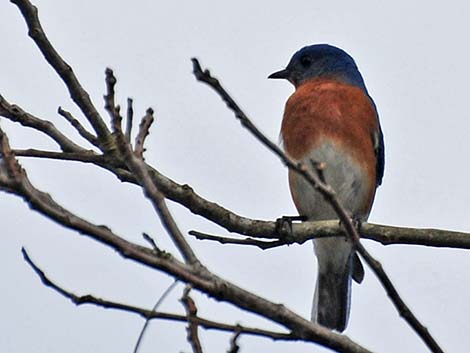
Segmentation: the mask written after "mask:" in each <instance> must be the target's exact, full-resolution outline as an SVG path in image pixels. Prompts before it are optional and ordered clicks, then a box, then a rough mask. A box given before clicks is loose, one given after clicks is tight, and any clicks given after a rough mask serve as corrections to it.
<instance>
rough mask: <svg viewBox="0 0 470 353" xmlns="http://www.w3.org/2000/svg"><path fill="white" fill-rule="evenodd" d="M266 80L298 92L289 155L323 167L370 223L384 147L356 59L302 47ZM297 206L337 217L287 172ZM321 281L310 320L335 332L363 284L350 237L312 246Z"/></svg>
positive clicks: (288, 132) (288, 127)
mask: <svg viewBox="0 0 470 353" xmlns="http://www.w3.org/2000/svg"><path fill="white" fill-rule="evenodd" d="M268 78H274V79H286V80H288V81H289V82H290V83H292V84H293V85H294V86H295V92H294V93H293V94H292V95H291V96H290V98H289V99H288V101H287V103H286V107H285V112H284V118H283V120H282V127H281V138H282V141H283V146H284V150H285V152H286V153H287V154H288V155H289V156H290V157H291V158H293V159H295V160H297V161H300V162H303V163H304V165H305V166H306V167H308V168H314V167H313V163H312V162H321V163H323V165H324V166H325V168H324V172H323V173H324V177H325V179H326V182H327V183H328V184H329V185H331V186H332V188H333V189H334V190H335V192H336V194H337V196H338V198H339V200H340V202H341V204H342V206H343V207H344V208H345V209H346V210H347V211H348V212H349V213H350V214H351V216H352V217H353V218H354V219H356V220H358V221H365V220H367V218H368V216H369V213H370V210H371V207H372V202H373V200H374V196H375V190H376V188H377V187H378V186H379V185H380V184H381V182H382V176H383V173H384V143H383V135H382V131H381V128H380V124H379V119H378V114H377V110H376V106H375V104H374V101H373V100H372V98H371V97H370V96H369V93H368V92H367V89H366V86H365V84H364V80H363V78H362V76H361V74H360V72H359V70H358V68H357V66H356V63H355V62H354V60H353V58H352V57H351V56H349V55H348V54H347V53H346V52H345V51H343V50H342V49H339V48H337V47H334V46H331V45H327V44H317V45H311V46H307V47H304V48H302V49H300V50H299V51H298V52H296V53H295V54H294V56H293V57H292V59H291V60H290V62H289V64H288V65H287V67H286V68H285V69H283V70H281V71H277V72H275V73H273V74H271V75H270V76H269V77H268ZM289 186H290V191H291V195H292V199H293V201H294V203H295V206H296V207H297V210H298V211H299V213H300V214H301V215H303V216H306V217H307V218H308V220H311V221H319V220H332V219H337V218H338V217H337V215H336V213H335V211H334V210H333V208H332V207H331V206H330V204H329V203H328V202H327V201H325V199H324V198H323V197H322V195H321V194H319V193H318V192H317V191H316V190H314V189H313V188H312V186H310V185H309V184H308V183H307V182H306V181H305V180H304V179H303V178H302V177H301V176H299V175H298V174H296V173H295V172H292V171H289ZM314 248H315V253H316V256H317V261H318V277H317V283H316V288H315V294H314V298H313V308H312V321H314V322H317V323H319V324H321V325H323V326H326V327H328V328H330V329H334V330H337V331H340V332H342V331H344V329H345V328H346V326H347V322H348V317H349V311H350V301H351V278H353V279H354V280H355V281H356V282H358V283H360V282H361V281H362V279H363V278H364V269H363V267H362V264H361V262H360V260H359V257H358V256H357V254H355V252H354V249H353V246H352V243H351V241H350V240H348V239H346V238H345V237H331V238H322V239H315V240H314Z"/></svg>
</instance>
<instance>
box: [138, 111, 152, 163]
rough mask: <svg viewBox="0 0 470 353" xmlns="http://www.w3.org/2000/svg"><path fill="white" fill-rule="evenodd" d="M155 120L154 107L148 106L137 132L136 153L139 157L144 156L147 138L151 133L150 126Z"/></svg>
mask: <svg viewBox="0 0 470 353" xmlns="http://www.w3.org/2000/svg"><path fill="white" fill-rule="evenodd" d="M153 121H154V117H153V109H152V108H148V109H147V111H146V113H145V115H144V117H143V118H142V120H141V122H140V124H139V132H138V134H137V137H136V138H135V147H134V153H135V154H136V156H137V157H139V158H143V156H144V151H145V148H144V144H145V138H146V137H147V136H148V134H149V129H150V126H152V123H153Z"/></svg>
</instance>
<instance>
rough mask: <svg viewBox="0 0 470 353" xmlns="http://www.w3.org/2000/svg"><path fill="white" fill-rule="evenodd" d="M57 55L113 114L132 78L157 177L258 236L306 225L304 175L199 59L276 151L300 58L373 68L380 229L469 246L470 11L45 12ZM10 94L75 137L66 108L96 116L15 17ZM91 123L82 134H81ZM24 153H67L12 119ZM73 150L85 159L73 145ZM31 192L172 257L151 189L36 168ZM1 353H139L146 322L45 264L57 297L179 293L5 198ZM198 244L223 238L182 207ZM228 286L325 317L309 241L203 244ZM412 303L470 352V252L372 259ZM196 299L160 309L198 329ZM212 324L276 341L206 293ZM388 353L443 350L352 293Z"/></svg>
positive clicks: (306, 347) (155, 346)
mask: <svg viewBox="0 0 470 353" xmlns="http://www.w3.org/2000/svg"><path fill="white" fill-rule="evenodd" d="M35 4H36V5H38V7H39V10H40V18H41V20H42V24H43V26H44V28H45V30H46V32H47V34H48V35H49V38H50V40H51V41H52V42H53V44H54V45H55V46H56V48H57V49H58V51H59V52H60V53H61V54H62V56H63V57H64V59H65V60H66V61H68V62H69V63H70V64H71V65H72V66H73V67H74V69H75V72H76V74H77V75H78V77H79V79H80V80H81V82H82V84H83V85H84V87H85V88H86V89H87V90H88V92H89V93H90V95H91V97H92V99H93V101H94V102H95V104H96V105H97V106H98V108H99V109H100V111H101V112H102V113H103V116H106V114H105V113H104V111H103V109H102V95H103V92H104V87H105V86H104V81H103V77H104V70H105V67H106V66H110V67H111V68H113V69H114V70H115V74H116V76H117V77H118V88H117V89H118V98H119V99H120V100H121V103H122V104H124V102H125V99H126V98H127V97H128V96H130V97H133V98H134V100H135V111H136V115H137V116H141V115H142V114H143V113H144V111H145V109H146V108H147V107H148V106H152V107H153V108H154V109H155V111H156V117H157V122H156V123H155V125H154V127H153V129H152V132H151V135H150V136H149V138H148V144H147V149H148V151H147V153H146V159H147V161H148V162H149V163H151V164H152V165H154V166H155V167H156V168H157V169H159V170H160V171H162V172H164V173H165V174H166V175H167V176H169V177H170V178H172V179H174V180H176V181H178V182H181V183H188V184H190V185H192V186H193V187H194V188H195V190H196V191H197V192H198V193H200V194H201V195H203V196H204V197H206V198H207V199H209V200H212V201H214V202H217V203H219V204H221V205H223V206H224V207H227V208H229V209H231V210H233V211H235V212H237V213H239V214H242V215H244V216H248V217H252V218H260V219H267V220H274V219H276V218H278V217H279V216H281V215H292V214H295V208H294V206H293V204H292V201H291V199H290V195H289V191H288V186H287V171H286V169H285V168H284V167H283V166H282V164H281V163H280V162H279V161H278V160H277V158H276V157H275V156H274V155H272V154H271V153H270V152H268V151H267V150H266V149H265V148H264V147H262V146H261V145H260V144H259V142H257V141H256V140H254V139H253V137H251V135H250V134H249V133H248V132H247V131H245V130H244V129H243V128H241V127H240V126H239V124H238V122H237V121H236V120H235V119H234V118H233V116H232V114H231V112H230V111H228V110H227V109H226V108H225V106H224V104H223V103H222V102H221V101H220V99H219V98H218V97H217V96H216V95H215V94H214V93H213V92H212V91H211V90H210V89H209V88H208V87H206V86H204V85H202V84H200V83H197V82H196V81H195V79H194V78H193V76H192V74H191V69H192V68H191V63H190V58H191V57H192V56H196V57H198V58H199V59H200V60H201V63H202V65H203V66H205V67H209V68H210V69H211V71H212V73H213V74H214V75H216V76H217V77H218V78H220V79H221V80H222V82H223V84H224V85H225V87H226V88H227V89H228V91H229V92H230V93H231V94H232V95H233V97H234V98H235V99H236V101H237V102H238V103H239V104H240V106H241V107H243V109H244V110H245V112H246V113H248V115H249V116H250V117H251V118H252V120H253V121H254V122H255V123H256V124H257V126H258V127H260V128H261V130H262V131H264V132H265V133H266V134H267V135H268V136H269V137H270V138H271V139H273V140H276V141H277V140H278V132H279V127H280V122H281V117H282V112H283V109H284V103H285V101H286V99H287V98H288V96H289V95H290V94H291V93H292V91H293V88H292V87H291V86H290V85H289V84H288V83H287V82H273V81H270V80H267V79H266V77H267V76H268V74H270V73H271V72H273V71H276V70H279V69H281V68H283V67H284V66H285V65H286V64H287V62H288V60H289V58H290V56H291V55H292V54H293V53H294V52H295V51H296V50H298V49H299V48H301V47H302V46H305V45H308V44H314V43H330V44H333V45H336V46H339V47H341V48H343V49H345V50H346V51H348V52H349V53H350V54H351V55H352V56H353V57H354V58H355V60H356V62H357V64H358V66H359V68H360V70H361V72H362V74H363V76H364V79H365V82H366V85H367V87H368V90H369V92H370V94H371V96H372V97H373V98H374V100H375V102H376V104H377V107H378V110H379V114H380V118H381V124H382V128H383V132H384V136H385V148H386V150H385V151H386V166H385V178H384V180H383V185H382V186H381V187H380V189H379V190H378V193H377V197H376V200H375V204H374V207H373V211H372V214H371V216H370V221H371V222H374V223H382V224H388V225H395V226H414V227H435V228H445V229H454V230H461V231H470V217H469V216H470V211H469V209H468V200H469V199H470V189H469V188H468V180H469V178H470V166H469V164H468V162H467V154H466V151H468V150H469V149H470V141H469V139H468V136H469V135H470V123H469V118H470V113H468V108H467V102H468V96H469V90H468V87H467V86H468V85H467V82H469V80H470V66H469V65H468V63H469V62H470V50H469V49H468V33H469V32H470V25H469V22H468V18H469V15H470V3H468V2H464V1H453V2H437V1H435V2H428V1H416V2H409V1H402V0H400V1H393V2H378V1H355V2H350V1H337V2H335V1H323V2H314V1H291V2H289V4H288V3H287V2H283V3H281V2H278V3H273V2H272V1H257V2H254V1H245V0H241V1H235V2H211V1H198V2H193V1H179V2H178V1H175V2H154V1H134V2H131V1H128V2H117V1H108V0H106V1H99V2H97V1H90V0H87V1H80V2H78V1H50V0H49V1H46V0H43V1H36V2H35ZM0 33H1V34H2V36H1V37H2V55H1V58H0V60H1V65H0V94H2V95H3V96H4V97H5V98H6V99H8V100H9V101H10V102H12V103H17V104H19V105H21V106H22V107H23V108H24V109H26V110H28V111H30V112H32V113H34V114H36V115H37V116H39V117H41V118H45V119H48V120H51V121H53V122H54V123H55V124H56V125H57V126H58V127H60V128H62V129H63V131H67V132H69V133H72V134H73V132H72V131H73V130H72V129H71V128H70V127H69V126H68V125H67V123H66V122H64V120H63V118H61V117H59V116H58V115H57V114H56V110H57V107H58V106H59V105H60V106H62V107H63V108H65V109H68V110H71V111H72V112H73V113H74V114H76V116H79V114H78V110H77V108H76V107H75V106H74V105H73V103H72V102H71V101H70V99H69V97H68V93H67V91H66V90H65V88H64V85H63V83H62V82H61V81H60V80H59V78H58V77H57V75H56V74H55V72H54V71H53V70H52V69H51V68H50V67H49V66H48V65H47V63H46V62H45V61H44V60H43V58H42V56H41V54H40V53H39V51H38V49H37V48H36V47H35V45H34V44H33V42H32V41H31V40H30V39H29V38H28V37H27V34H26V26H25V24H24V21H23V18H22V17H21V15H20V13H19V11H18V9H17V8H16V7H15V6H14V5H12V4H10V3H9V2H7V1H3V2H1V3H0ZM82 121H83V120H82ZM1 126H2V128H4V129H5V130H6V131H7V133H8V134H9V137H10V142H11V144H12V145H13V146H14V147H22V148H26V147H34V148H43V149H52V148H55V146H54V145H53V144H52V143H51V142H50V141H49V140H48V139H46V138H44V137H42V136H41V135H40V134H38V133H35V132H33V131H30V130H26V129H24V128H19V127H18V126H15V125H13V124H11V123H9V122H5V121H4V120H3V119H2V121H1ZM73 136H75V141H80V139H79V137H78V136H76V134H75V135H73ZM22 163H23V165H24V166H25V168H26V169H27V170H28V172H29V176H30V178H31V180H32V181H33V182H34V183H35V185H36V186H37V187H38V188H40V189H41V190H43V191H47V192H49V193H50V194H51V195H52V196H53V197H54V198H55V199H56V200H57V201H58V202H59V203H61V204H62V205H64V206H65V207H68V208H69V209H70V210H72V211H74V212H76V213H77V214H78V215H80V216H82V217H84V218H86V219H88V220H90V221H93V222H95V223H98V224H107V225H109V226H110V227H111V228H112V229H113V230H114V231H115V232H116V233H118V234H119V235H122V236H124V237H125V238H126V239H129V240H132V241H135V242H138V243H141V244H143V243H144V242H143V240H142V237H141V233H142V232H143V231H145V232H148V233H149V234H151V235H152V236H153V237H155V238H156V239H157V241H158V243H159V244H160V245H161V246H162V247H164V248H167V249H169V250H172V245H171V242H170V241H169V240H168V239H167V236H166V235H165V234H164V231H163V230H162V228H161V227H160V224H159V221H158V219H157V217H156V215H155V214H154V212H153V210H152V207H151V205H150V204H149V203H148V202H147V201H146V200H145V199H144V197H143V196H142V193H141V191H140V190H139V189H138V188H136V187H134V186H131V185H126V184H121V183H120V182H119V181H118V180H117V179H116V178H115V177H114V176H112V175H111V174H109V173H106V172H103V171H101V170H98V169H97V168H95V167H91V166H86V165H80V164H77V163H64V162H54V161H47V160H41V161H33V160H30V159H23V160H22ZM0 208H1V210H2V220H3V222H2V224H3V227H2V240H3V242H2V256H1V257H0V268H1V271H0V273H1V277H2V284H3V286H2V290H1V291H0V313H2V315H1V317H2V319H1V320H0V332H1V335H0V351H1V352H12V353H13V352H33V353H46V352H47V353H56V352H57V353H59V352H70V353H75V352H77V353H78V352H132V350H133V347H134V344H135V342H136V340H137V337H138V335H139V332H140V329H141V327H142V325H143V320H142V319H141V318H139V317H137V316H135V315H131V314H127V313H121V312H117V311H111V310H103V309H100V308H97V307H93V306H82V307H76V306H74V305H73V304H72V303H70V302H69V301H67V300H66V299H64V298H63V297H61V296H59V295H58V294H57V293H55V292H53V291H52V290H51V289H49V288H46V287H44V286H43V285H42V284H41V283H40V281H39V279H38V278H37V276H36V275H35V274H34V273H33V272H32V270H31V269H30V268H29V267H28V266H27V264H26V263H25V262H24V261H23V259H22V256H21V252H20V249H21V247H22V246H24V247H26V249H27V250H28V251H29V253H30V255H31V256H32V258H33V259H34V260H35V261H36V262H37V264H38V265H40V267H41V268H42V269H43V270H44V271H46V273H47V274H48V275H49V276H50V277H51V278H52V279H53V280H55V281H56V282H57V283H59V284H60V285H62V286H64V287H65V288H67V289H69V290H71V291H73V292H75V293H77V294H87V293H91V294H94V295H96V296H100V297H104V298H107V299H112V300H116V301H122V302H125V303H129V304H134V305H138V306H142V307H146V308H149V309H150V308H151V307H152V306H153V304H154V302H155V301H156V300H157V299H158V297H159V296H160V294H161V293H162V292H163V291H164V290H165V288H166V287H167V286H168V285H169V284H170V283H171V281H172V280H171V279H170V278H169V277H167V276H165V275H162V274H160V273H157V272H155V271H152V270H149V269H147V268H144V267H142V266H140V265H138V264H135V263H133V262H131V261H127V260H123V259H121V258H120V257H119V256H118V255H117V254H116V253H115V252H113V251H110V250H109V249H108V248H106V247H104V246H102V245H100V244H97V243H96V242H94V241H92V240H90V239H88V238H85V237H81V236H80V235H77V234H76V233H74V232H71V231H68V230H65V229H63V228H62V227H60V226H58V225H56V224H55V223H53V222H51V221H50V220H48V219H45V218H44V217H42V216H40V215H38V214H37V213H34V212H33V211H31V210H30V209H29V208H28V207H27V205H26V204H25V203H24V202H22V201H21V200H20V199H19V198H17V197H14V196H11V195H7V194H4V193H2V194H0ZM171 209H172V210H173V211H174V216H175V218H176V220H177V222H178V224H179V225H180V227H181V229H182V230H183V231H184V232H187V231H188V230H190V229H197V230H200V231H206V232H212V233H217V234H225V233H224V231H223V230H222V229H220V228H219V227H217V226H215V225H213V224H211V223H209V222H208V221H205V220H204V219H202V218H201V217H198V216H194V215H192V214H191V213H190V212H188V211H186V210H185V209H183V208H182V207H180V206H177V205H175V204H171ZM191 244H192V245H193V246H194V248H195V250H196V252H197V254H198V255H199V256H200V258H201V259H202V260H203V261H204V262H205V264H206V265H207V266H208V267H209V268H210V269H211V270H213V271H215V272H216V273H217V274H220V275H222V276H223V277H225V278H227V279H229V280H231V281H233V282H235V283H237V284H238V285H240V286H242V287H244V288H246V289H250V290H252V291H254V292H255V293H257V294H261V295H263V296H265V297H267V298H269V299H271V300H273V301H275V302H279V303H284V304H285V305H287V306H288V307H289V308H291V309H293V310H294V311H295V312H297V313H299V314H301V315H303V316H304V317H309V315H310V306H311V301H312V295H313V287H314V281H315V275H316V263H315V258H314V254H313V251H312V245H311V244H310V243H307V244H304V245H302V246H290V247H285V248H282V249H275V250H268V251H264V252H263V251H261V250H257V249H254V248H246V247H236V246H229V245H225V246H223V245H219V244H213V243H208V242H199V241H196V240H191ZM365 244H366V246H367V248H368V249H369V250H370V251H371V253H372V254H373V255H374V256H376V257H377V258H378V259H379V260H380V261H381V262H382V264H383V265H384V267H385V269H386V270H387V272H388V273H389V275H390V277H391V278H392V280H393V281H394V283H395V284H396V286H397V288H398V290H399V292H400V293H401V294H402V295H403V298H404V299H405V301H406V302H407V303H408V304H409V305H410V307H411V308H412V310H413V311H414V312H415V314H416V315H417V316H418V318H419V319H421V321H422V322H423V323H424V324H425V325H426V326H427V327H428V328H429V330H430V332H431V333H432V334H433V335H434V337H435V338H436V339H437V340H438V342H439V343H440V344H441V346H442V347H443V349H444V350H445V351H446V352H464V351H465V350H466V349H467V347H468V346H469V345H470V337H469V336H468V332H469V330H470V321H469V320H468V318H467V317H468V315H469V312H470V301H469V300H468V298H469V297H470V271H468V269H469V268H470V256H469V254H468V252H467V251H463V250H451V249H432V248H424V247H417V246H388V247H384V246H381V245H379V244H376V243H374V242H370V241H366V242H365ZM181 293H182V287H181V286H179V287H177V289H176V290H175V291H174V292H173V293H172V295H171V296H170V297H169V298H168V299H167V300H166V301H165V303H164V305H163V306H162V307H161V308H160V309H161V310H163V311H172V312H179V313H182V312H183V308H182V307H181V304H180V303H179V302H178V301H177V299H178V298H179V297H180V296H181ZM193 296H194V299H195V300H196V303H197V305H198V307H199V313H200V314H201V316H203V317H208V318H216V319H220V320H224V321H226V322H229V323H235V322H240V323H243V324H245V325H257V324H259V325H260V326H262V327H266V328H276V326H274V325H273V324H271V323H269V322H265V321H264V320H261V319H259V318H258V317H254V316H253V315H248V314H245V313H241V312H240V311H239V310H237V309H235V308H234V307H232V306H231V305H228V304H223V303H217V302H214V301H212V300H210V299H208V298H207V297H206V296H204V295H199V294H196V293H193ZM345 334H346V335H348V336H349V337H350V338H351V339H353V340H354V341H356V342H358V343H361V344H362V345H364V346H365V347H367V348H369V349H371V350H373V351H376V352H384V353H395V352H404V353H406V352H413V353H419V352H426V351H427V350H426V348H425V346H424V344H423V343H422V342H421V341H420V339H419V338H418V337H417V336H416V335H415V333H414V332H412V331H411V329H410V328H409V327H408V326H407V325H406V323H405V322H404V321H403V320H401V319H400V318H399V316H398V314H397V313H396V311H395V309H394V308H393V305H392V304H391V302H390V301H389V300H388V299H387V297H386V294H385V292H384V290H383V289H382V288H381V286H380V284H379V283H378V282H377V280H376V278H375V277H374V275H373V274H372V273H371V271H370V270H368V269H366V278H365V280H364V282H363V284H361V285H360V286H358V285H354V287H353V301H352V312H351V319H350V323H349V327H348V329H347V330H346V331H345ZM185 337H186V332H185V326H184V324H180V323H169V322H163V321H154V322H153V323H152V324H151V325H150V327H149V329H148V332H147V335H146V338H145V341H144V343H143V346H142V347H141V350H140V352H142V353H146V352H165V353H166V352H189V351H190V350H191V348H190V347H189V345H188V344H187V342H186V340H185ZM201 338H202V341H203V346H204V349H205V352H206V353H208V352H224V351H226V350H227V349H228V347H229V339H230V335H229V334H224V333H217V332H214V331H210V332H209V331H202V332H201ZM239 343H240V346H241V352H242V353H248V352H268V351H269V352H274V353H278V352H279V353H280V352H298V353H302V352H323V351H326V350H324V349H321V348H318V347H317V346H315V345H311V344H300V343H273V342H271V341H270V340H267V339H262V338H253V337H249V336H242V338H241V339H240V341H239Z"/></svg>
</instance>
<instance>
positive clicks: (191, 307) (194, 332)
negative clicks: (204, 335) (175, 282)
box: [181, 285, 203, 353]
mask: <svg viewBox="0 0 470 353" xmlns="http://www.w3.org/2000/svg"><path fill="white" fill-rule="evenodd" d="M190 291H191V286H189V285H187V286H186V288H185V289H184V291H183V296H182V297H181V303H183V306H184V309H185V311H186V317H187V318H188V319H187V320H188V327H187V328H186V331H187V333H188V335H187V340H188V342H189V344H190V345H191V348H192V349H193V353H203V352H202V346H201V341H200V340H199V334H198V324H197V322H195V321H194V318H195V317H196V316H197V307H196V303H195V302H194V300H193V298H191V297H190V296H189V292H190Z"/></svg>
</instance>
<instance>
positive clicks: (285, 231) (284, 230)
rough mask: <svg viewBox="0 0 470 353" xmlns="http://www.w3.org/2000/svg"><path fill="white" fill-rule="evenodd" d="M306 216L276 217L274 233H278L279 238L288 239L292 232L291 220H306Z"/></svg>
mask: <svg viewBox="0 0 470 353" xmlns="http://www.w3.org/2000/svg"><path fill="white" fill-rule="evenodd" d="M306 220H307V217H306V216H282V217H280V218H278V219H276V234H278V235H279V239H282V240H288V239H289V238H293V237H294V234H293V231H292V222H294V221H301V222H303V221H306Z"/></svg>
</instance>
